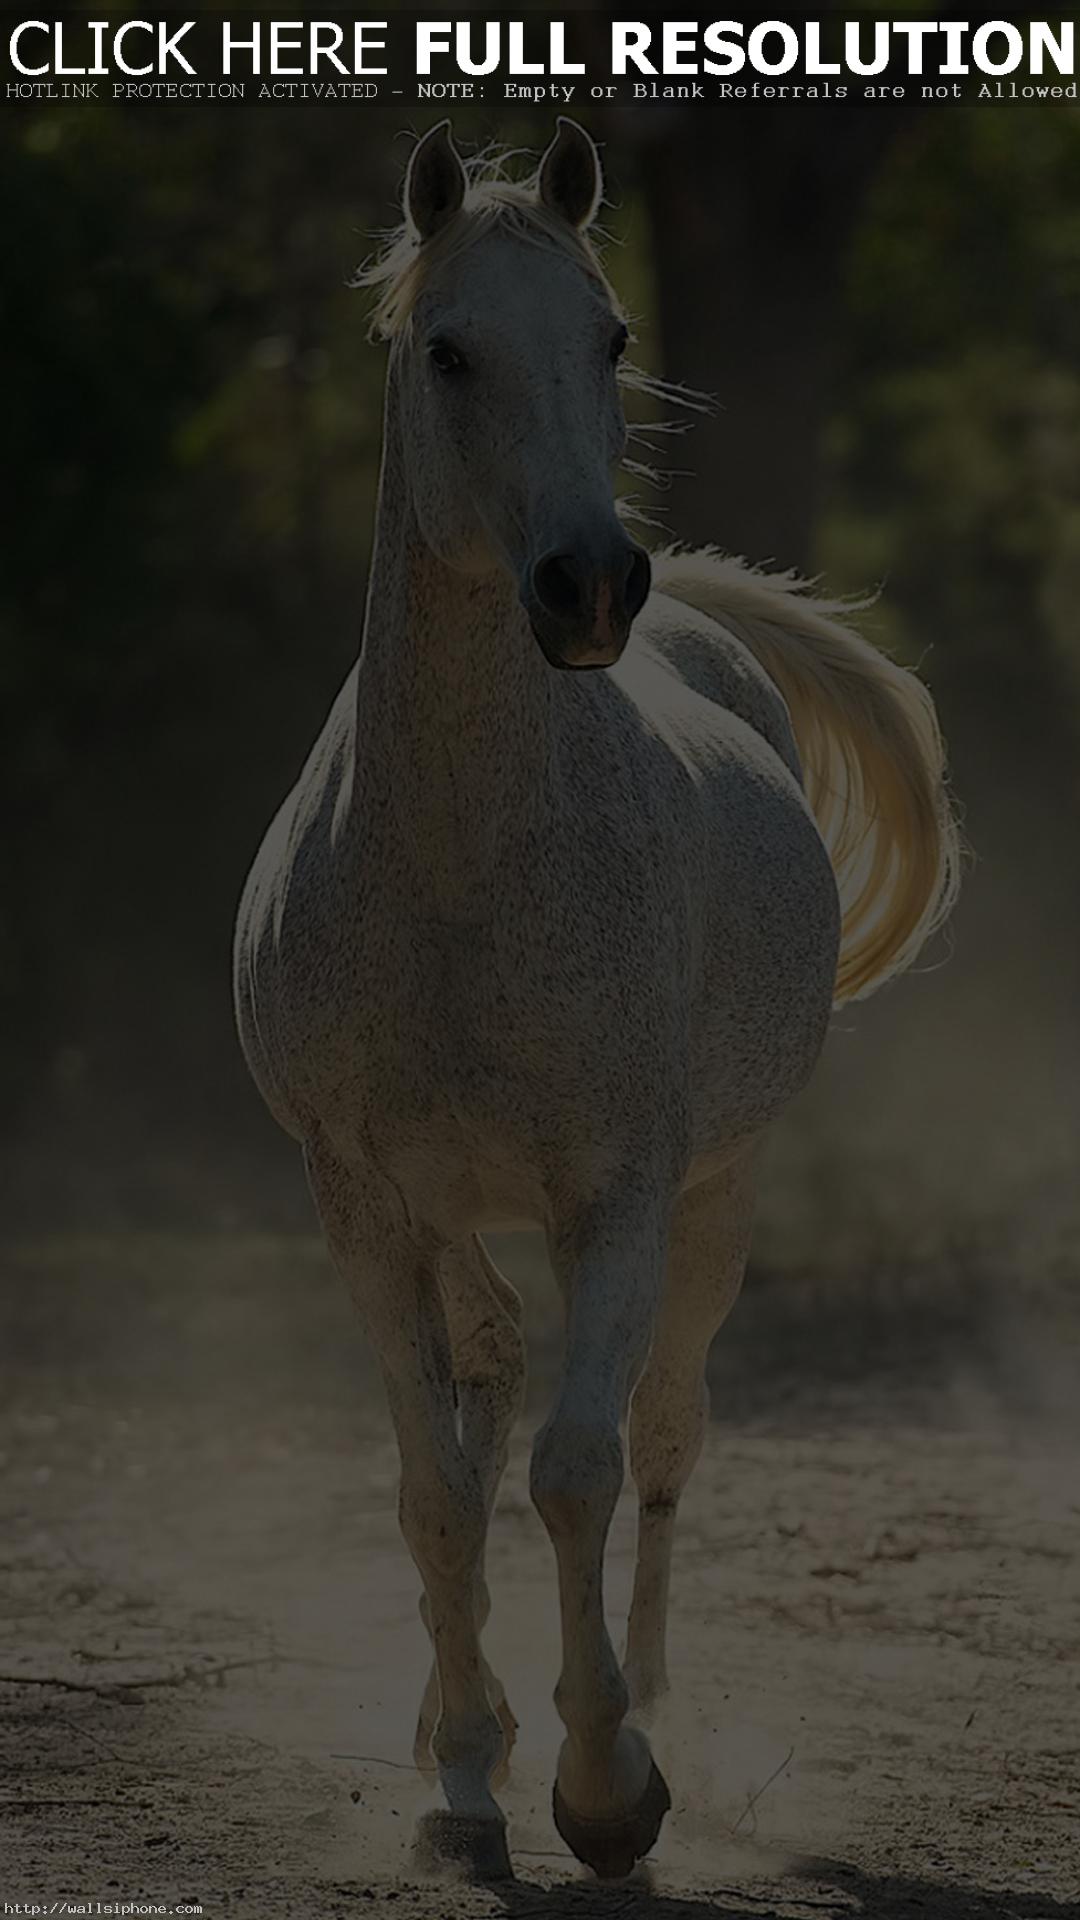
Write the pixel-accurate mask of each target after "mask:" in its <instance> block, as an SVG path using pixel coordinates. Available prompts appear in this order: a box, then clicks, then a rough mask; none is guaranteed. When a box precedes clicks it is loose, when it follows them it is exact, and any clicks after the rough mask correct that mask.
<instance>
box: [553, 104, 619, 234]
mask: <svg viewBox="0 0 1080 1920" xmlns="http://www.w3.org/2000/svg"><path fill="white" fill-rule="evenodd" d="M557 126H558V132H557V133H556V135H555V138H554V140H553V141H552V143H551V145H550V147H549V148H548V150H547V152H546V153H545V155H544V157H543V159H542V160H541V162H540V174H539V182H538V184H539V190H540V198H541V200H542V201H543V203H544V205H545V207H547V209H548V211H549V212H550V213H554V214H557V215H558V216H559V218H560V220H568V221H569V223H570V225H571V226H572V227H587V226H588V225H589V223H590V221H592V220H595V218H596V210H597V208H598V207H599V205H600V201H601V199H602V198H603V193H604V175H603V172H602V170H601V167H600V155H599V154H598V153H597V151H596V147H595V144H594V142H593V141H592V140H591V139H590V138H589V135H588V134H587V133H586V131H585V129H584V127H579V126H578V123H577V121H576V120H568V119H567V118H566V115H565V114H560V115H559V118H558V122H557Z"/></svg>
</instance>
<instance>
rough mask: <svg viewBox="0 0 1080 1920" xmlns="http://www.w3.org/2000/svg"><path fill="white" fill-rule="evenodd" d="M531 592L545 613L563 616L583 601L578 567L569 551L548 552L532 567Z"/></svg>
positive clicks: (582, 587) (579, 610) (580, 607)
mask: <svg viewBox="0 0 1080 1920" xmlns="http://www.w3.org/2000/svg"><path fill="white" fill-rule="evenodd" d="M533 592H534V593H535V594H536V597H537V599H538V600H539V602H540V604H541V606H542V607H545V608H546V609H547V611H548V613H555V614H560V615H562V616H563V617H566V616H567V615H570V614H575V613H580V612H581V611H582V609H583V607H584V604H585V590H584V583H583V581H582V577H581V569H580V567H579V565H578V562H577V561H576V560H575V559H574V556H573V554H572V553H548V554H545V555H544V558H543V559H542V560H538V561H537V563H536V565H535V567H534V568H533Z"/></svg>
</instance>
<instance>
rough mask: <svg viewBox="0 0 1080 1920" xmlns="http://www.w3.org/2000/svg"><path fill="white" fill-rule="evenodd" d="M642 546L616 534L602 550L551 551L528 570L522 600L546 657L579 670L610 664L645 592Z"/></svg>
mask: <svg viewBox="0 0 1080 1920" xmlns="http://www.w3.org/2000/svg"><path fill="white" fill-rule="evenodd" d="M651 578H652V568H651V566H650V564H649V556H648V554H647V553H646V552H645V549H644V547H639V546H637V545H636V543H635V542H634V541H633V540H627V539H626V538H625V536H624V535H622V534H621V533H620V534H619V535H618V537H617V539H616V540H614V541H612V542H611V543H610V544H609V545H608V546H607V547H606V549H605V550H602V551H599V552H595V553H594V552H591V551H590V550H589V549H587V548H585V547H569V546H568V547H566V548H563V549H558V550H556V549H552V550H551V551H550V552H548V553H545V554H542V555H541V557H540V559H539V560H537V561H535V562H534V564H533V565H532V566H531V567H529V568H528V570H527V572H526V575H525V580H524V582H523V585H522V592H521V603H522V605H523V607H524V608H525V612H526V613H527V614H528V616H529V624H530V626H531V627H532V630H533V633H534V634H535V635H536V639H537V641H538V642H539V645H540V649H541V652H542V653H543V655H544V658H545V660H547V661H548V662H549V664H550V665H551V666H553V667H566V668H571V669H577V670H580V669H582V668H586V667H612V666H614V664H615V662H616V660H618V659H619V657H620V655H621V653H622V651H623V648H624V647H625V645H626V642H627V640H628V639H629V636H630V628H631V626H632V625H633V622H634V620H635V618H636V616H637V615H638V614H639V613H640V612H641V609H642V607H643V606H644V605H645V602H646V600H647V599H648V595H649V584H650V581H651Z"/></svg>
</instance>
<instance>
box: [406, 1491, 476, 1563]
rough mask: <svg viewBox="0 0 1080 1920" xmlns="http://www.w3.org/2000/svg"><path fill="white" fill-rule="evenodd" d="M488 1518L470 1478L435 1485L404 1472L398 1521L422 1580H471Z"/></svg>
mask: <svg viewBox="0 0 1080 1920" xmlns="http://www.w3.org/2000/svg"><path fill="white" fill-rule="evenodd" d="M487 1518H488V1517H487V1508H486V1505H485V1502H484V1499H483V1496H482V1493H481V1490H480V1487H479V1484H478V1482H477V1479H476V1475H475V1473H473V1472H471V1471H463V1472H462V1473H460V1474H458V1475H455V1476H454V1477H453V1480H452V1481H451V1479H450V1478H449V1477H445V1478H443V1477H440V1479H439V1480H438V1481H436V1482H435V1483H432V1482H431V1481H428V1480H421V1479H419V1478H418V1477H416V1476H413V1475H409V1474H405V1473H403V1475H402V1481H401V1494H400V1497H399V1501H398V1520H399V1523H400V1526H401V1532H402V1536H403V1538H404V1540H405V1544H406V1546H407V1547H408V1549H409V1551H410V1553H411V1554H412V1556H413V1559H414V1560H415V1561H416V1564H417V1566H418V1567H419V1568H420V1571H421V1574H422V1575H423V1577H424V1579H425V1580H428V1579H441V1580H447V1581H451V1580H458V1579H460V1578H462V1577H464V1576H467V1575H472V1574H473V1572H474V1571H475V1568H476V1567H477V1565H478V1564H479V1562H480V1559H481V1557H482V1555H483V1551H484V1541H485V1537H486V1534H487Z"/></svg>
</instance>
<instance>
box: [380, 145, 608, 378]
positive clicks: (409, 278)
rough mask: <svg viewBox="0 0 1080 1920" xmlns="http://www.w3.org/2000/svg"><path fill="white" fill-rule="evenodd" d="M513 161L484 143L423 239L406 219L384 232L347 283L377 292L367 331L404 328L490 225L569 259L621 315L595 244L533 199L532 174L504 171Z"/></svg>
mask: <svg viewBox="0 0 1080 1920" xmlns="http://www.w3.org/2000/svg"><path fill="white" fill-rule="evenodd" d="M512 158H513V154H512V152H511V150H510V149H508V148H503V149H490V148H489V149H488V150H486V151H485V152H484V153H481V154H479V155H477V156H476V157H475V158H474V159H472V160H467V161H466V162H465V172H466V177H467V182H468V184H467V186H466V189H465V199H464V201H463V203H462V205H461V207H460V209H459V210H458V212H457V213H456V214H455V215H454V217H453V219H452V220H449V221H447V223H446V225H445V227H443V228H441V229H440V231H439V232H438V233H436V234H435V235H433V237H432V238H431V239H430V240H425V241H424V242H423V243H421V241H420V238H419V235H418V234H417V233H416V232H415V230H414V229H413V228H412V227H411V226H410V224H409V223H408V221H403V222H402V224H401V225H400V226H398V227H395V228H393V229H392V230H391V231H390V232H389V233H388V234H385V235H384V236H383V243H382V245H381V247H380V248H379V250H378V252H377V253H376V254H375V255H374V256H373V258H372V259H370V260H367V261H365V262H364V264H363V265H362V266H361V267H360V268H359V269H358V270H357V272H356V273H355V274H354V276H353V281H352V284H353V286H356V287H372V288H375V289H376V290H377V292H378V299H377V301H376V305H375V309H374V312H373V314H372V318H371V331H372V333H373V334H374V335H376V336H377V337H378V338H380V339H383V340H391V341H392V340H394V339H396V338H397V337H398V336H399V335H401V334H403V333H404V332H406V330H407V328H408V324H409V321H410V319H411V317H412V314H413V311H414V309H415V306H416V302H417V300H418V299H419V297H420V295H421V293H422V292H423V290H424V288H425V286H427V284H428V282H429V280H430V279H431V277H432V275H433V274H435V273H437V272H438V271H439V269H440V268H441V267H444V266H446V265H447V264H448V263H449V262H450V261H451V260H455V259H457V258H458V256H459V255H461V254H463V253H465V252H467V250H468V249H469V248H470V247H472V246H474V245H475V244H476V242H477V241H478V240H480V239H482V238H483V236H484V235H485V234H486V233H490V232H491V230H492V229H493V228H499V229H501V230H503V231H504V232H506V233H511V234H513V235H514V236H515V237H516V238H517V239H520V240H525V241H528V242H529V243H530V244H531V245H533V246H540V247H547V248H550V249H551V251H552V252H554V253H558V254H561V255H562V256H563V257H564V258H567V259H571V260H573V261H575V263H576V264H577V265H578V266H579V267H581V268H582V270H583V272H585V273H586V274H588V276H589V278H590V279H591V280H593V281H594V282H595V283H596V285H597V286H598V287H599V288H600V289H601V290H602V292H603V293H604V295H605V297H606V298H607V299H608V300H610V302H611V308H612V312H613V313H616V314H618V315H619V316H620V317H622V306H621V303H620V301H619V298H618V295H617V294H616V292H615V289H614V288H613V287H612V285H611V282H610V281H609V280H608V277H607V275H606V274H605V272H604V269H603V266H602V265H601V261H600V255H599V252H598V250H597V246H596V244H595V243H594V242H593V240H591V239H590V238H589V236H588V235H587V234H585V233H583V232H581V231H580V229H578V228H577V227H572V226H570V224H569V223H568V222H567V221H566V220H562V219H560V218H559V216H558V215H557V214H554V213H551V212H550V211H549V209H548V208H547V207H546V206H545V205H544V203H543V201H542V200H541V199H540V196H539V193H538V190H537V179H538V175H537V173H536V172H534V173H533V174H531V175H530V176H529V177H528V178H527V179H525V180H514V179H513V178H512V177H511V176H510V173H509V171H508V163H509V161H510V160H511V159H512Z"/></svg>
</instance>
